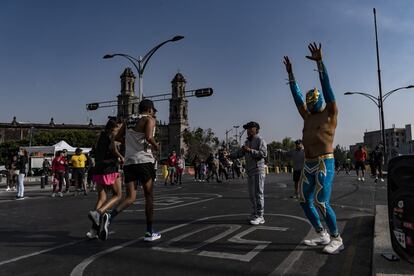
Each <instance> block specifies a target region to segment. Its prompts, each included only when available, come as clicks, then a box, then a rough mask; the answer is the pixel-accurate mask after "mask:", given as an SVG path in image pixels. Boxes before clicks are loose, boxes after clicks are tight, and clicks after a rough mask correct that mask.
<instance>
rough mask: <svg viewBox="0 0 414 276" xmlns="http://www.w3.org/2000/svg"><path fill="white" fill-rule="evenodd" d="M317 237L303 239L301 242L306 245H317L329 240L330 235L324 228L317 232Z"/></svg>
mask: <svg viewBox="0 0 414 276" xmlns="http://www.w3.org/2000/svg"><path fill="white" fill-rule="evenodd" d="M318 235H319V237H317V238H314V239H311V240H304V241H303V243H304V244H306V245H308V246H317V245H321V244H322V245H325V244H328V243H329V242H330V241H331V236H329V234H328V232H326V230H323V231H321V232H319V233H318Z"/></svg>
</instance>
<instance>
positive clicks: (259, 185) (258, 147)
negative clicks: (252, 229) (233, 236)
mask: <svg viewBox="0 0 414 276" xmlns="http://www.w3.org/2000/svg"><path fill="white" fill-rule="evenodd" d="M243 128H244V129H246V130H247V140H246V142H244V146H243V147H242V148H241V149H240V151H238V152H236V153H234V154H231V158H241V157H243V156H244V158H245V159H246V171H247V181H248V187H249V196H250V202H251V204H252V209H253V210H252V214H251V215H250V216H249V217H248V220H249V222H250V224H252V225H258V224H264V223H265V219H264V182H265V177H266V175H265V158H266V157H267V146H266V142H265V140H264V139H263V138H262V137H260V136H259V130H260V126H259V124H258V123H256V122H249V123H247V124H245V125H244V126H243Z"/></svg>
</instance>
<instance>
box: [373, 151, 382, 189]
mask: <svg viewBox="0 0 414 276" xmlns="http://www.w3.org/2000/svg"><path fill="white" fill-rule="evenodd" d="M382 149H383V148H382V145H378V146H376V147H375V150H374V151H373V154H372V157H373V163H374V167H375V183H377V182H378V179H380V180H381V182H384V177H383V175H382V165H384V154H383V152H382Z"/></svg>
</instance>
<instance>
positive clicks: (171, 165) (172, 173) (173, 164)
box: [165, 150, 177, 185]
mask: <svg viewBox="0 0 414 276" xmlns="http://www.w3.org/2000/svg"><path fill="white" fill-rule="evenodd" d="M167 162H168V177H169V178H170V185H174V184H175V183H176V173H177V154H176V153H175V150H173V151H172V152H171V153H170V156H168V161H167ZM166 183H167V182H166ZM166 183H165V184H166Z"/></svg>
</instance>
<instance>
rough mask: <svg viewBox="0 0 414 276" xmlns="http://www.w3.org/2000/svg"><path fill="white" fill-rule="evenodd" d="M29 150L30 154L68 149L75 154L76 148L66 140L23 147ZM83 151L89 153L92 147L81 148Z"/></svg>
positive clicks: (51, 152) (52, 152)
mask: <svg viewBox="0 0 414 276" xmlns="http://www.w3.org/2000/svg"><path fill="white" fill-rule="evenodd" d="M22 148H23V149H25V150H26V151H27V153H28V154H29V155H30V154H31V153H39V152H40V153H49V154H53V155H54V154H55V152H57V151H59V150H64V149H65V150H67V151H68V153H69V154H74V153H75V150H76V148H75V147H72V146H71V145H69V144H68V143H66V142H65V141H63V140H62V141H60V142H58V143H56V144H54V145H53V146H36V147H22ZM81 149H82V151H83V153H89V152H90V151H91V148H81Z"/></svg>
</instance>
